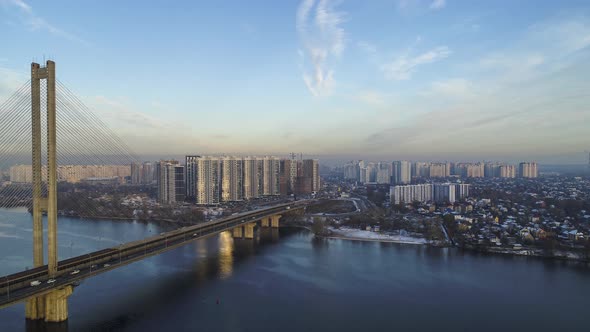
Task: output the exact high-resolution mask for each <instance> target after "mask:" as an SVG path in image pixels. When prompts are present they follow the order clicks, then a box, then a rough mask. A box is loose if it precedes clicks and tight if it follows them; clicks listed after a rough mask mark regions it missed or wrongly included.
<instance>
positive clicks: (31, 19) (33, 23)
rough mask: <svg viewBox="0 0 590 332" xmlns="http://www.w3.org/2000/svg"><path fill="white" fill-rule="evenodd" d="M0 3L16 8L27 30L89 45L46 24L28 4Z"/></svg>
mask: <svg viewBox="0 0 590 332" xmlns="http://www.w3.org/2000/svg"><path fill="white" fill-rule="evenodd" d="M0 1H1V2H2V3H4V4H8V5H11V6H14V7H17V8H18V9H19V11H20V15H18V17H19V19H20V21H21V23H23V24H24V25H26V26H28V27H29V29H31V30H32V31H38V30H42V31H47V32H49V33H50V34H52V35H55V36H60V37H63V38H66V39H68V40H71V41H74V42H77V43H80V44H84V45H86V46H88V45H90V43H88V42H87V41H85V40H84V39H81V38H79V37H78V36H76V35H74V34H72V33H69V32H67V31H64V30H62V29H59V28H57V27H56V26H54V25H53V24H50V23H49V22H47V21H46V20H45V19H43V18H42V17H40V16H37V15H36V14H35V13H34V12H33V8H32V7H31V6H30V5H29V4H27V3H26V2H24V1H23V0H0Z"/></svg>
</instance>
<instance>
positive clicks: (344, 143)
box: [0, 0, 590, 163]
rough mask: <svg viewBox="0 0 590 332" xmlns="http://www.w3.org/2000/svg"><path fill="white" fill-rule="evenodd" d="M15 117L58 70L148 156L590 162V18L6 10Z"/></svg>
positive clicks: (402, 6) (480, 11) (540, 11)
mask: <svg viewBox="0 0 590 332" xmlns="http://www.w3.org/2000/svg"><path fill="white" fill-rule="evenodd" d="M0 45H2V46H0V103H2V101H3V100H6V98H7V97H8V96H9V95H10V94H11V92H13V91H15V90H16V89H17V88H18V87H20V86H21V85H22V84H24V83H26V82H27V80H28V79H29V75H30V63H31V62H32V61H37V62H42V61H44V59H52V60H54V61H55V62H56V64H57V77H58V79H59V80H60V81H62V82H63V83H65V84H66V85H67V86H68V87H69V88H70V89H71V90H72V91H74V92H75V93H76V94H77V95H78V97H79V98H80V99H82V100H83V101H84V103H85V104H86V105H88V106H89V107H90V108H91V109H93V110H94V112H95V113H96V114H97V115H98V116H100V117H101V118H102V119H103V121H105V122H106V123H107V124H109V126H110V127H111V128H112V129H113V130H114V131H115V132H116V133H117V134H118V135H119V136H120V137H121V138H122V139H123V140H124V141H125V142H127V144H128V145H129V146H130V147H131V148H132V149H133V150H134V151H135V152H136V153H137V154H139V155H165V154H174V155H184V154H219V153H226V154H240V155H245V154H259V155H262V154H279V155H286V154H287V153H289V152H297V153H304V154H306V155H311V156H315V157H318V158H320V159H322V158H323V159H326V160H328V159H341V160H347V159H361V158H364V159H370V160H398V159H410V160H457V161H459V160H463V161H476V160H503V161H514V162H516V161H529V160H536V161H539V162H541V163H585V162H587V160H588V152H585V151H588V150H590V130H589V128H590V125H589V124H588V122H589V120H590V109H589V105H590V89H589V88H590V65H588V64H589V63H590V61H589V60H590V47H589V46H590V2H588V1H536V0H531V1H526V0H522V1H504V0H496V1H459V0H371V1H358V0H354V1H353V0H342V1H329V0H303V1H300V0H298V1H288V0H284V1H268V0H250V1H238V0H234V1H228V0H218V1H174V2H171V1H141V2H139V1H93V2H90V1H32V0H0Z"/></svg>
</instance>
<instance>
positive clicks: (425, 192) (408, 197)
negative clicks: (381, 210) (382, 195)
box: [389, 184, 432, 204]
mask: <svg viewBox="0 0 590 332" xmlns="http://www.w3.org/2000/svg"><path fill="white" fill-rule="evenodd" d="M389 194H390V197H391V203H392V204H402V203H413V202H429V201H432V184H414V185H412V184H410V185H403V186H392V187H390V189H389Z"/></svg>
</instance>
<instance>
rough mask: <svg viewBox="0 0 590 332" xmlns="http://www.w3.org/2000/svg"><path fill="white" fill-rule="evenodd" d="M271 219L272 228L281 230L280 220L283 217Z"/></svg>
mask: <svg viewBox="0 0 590 332" xmlns="http://www.w3.org/2000/svg"><path fill="white" fill-rule="evenodd" d="M270 218H271V221H270V226H271V227H272V228H279V219H281V215H280V214H275V215H274V216H271V217H270Z"/></svg>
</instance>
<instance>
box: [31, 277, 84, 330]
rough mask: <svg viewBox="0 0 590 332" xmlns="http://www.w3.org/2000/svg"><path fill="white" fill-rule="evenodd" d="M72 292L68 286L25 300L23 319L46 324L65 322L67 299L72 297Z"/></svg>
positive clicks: (72, 289)
mask: <svg viewBox="0 0 590 332" xmlns="http://www.w3.org/2000/svg"><path fill="white" fill-rule="evenodd" d="M73 291H74V288H73V287H72V286H71V285H68V286H65V287H63V288H58V289H56V290H53V291H51V293H48V294H45V295H42V296H37V297H35V298H32V299H30V300H27V304H26V306H25V317H26V318H27V319H29V320H40V319H44V320H45V322H48V323H59V322H64V321H66V320H67V319H68V297H69V296H70V295H72V293H73Z"/></svg>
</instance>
